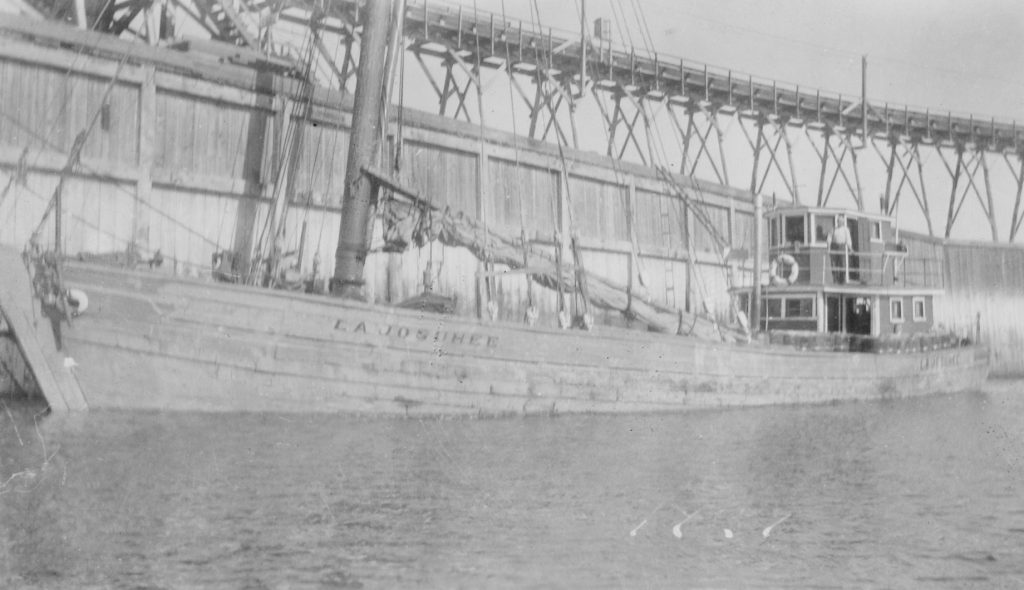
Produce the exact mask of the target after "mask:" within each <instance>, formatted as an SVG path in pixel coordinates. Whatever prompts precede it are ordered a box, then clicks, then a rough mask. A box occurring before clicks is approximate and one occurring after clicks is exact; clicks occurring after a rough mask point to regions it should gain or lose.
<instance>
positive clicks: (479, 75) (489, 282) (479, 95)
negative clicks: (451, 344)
mask: <svg viewBox="0 0 1024 590" xmlns="http://www.w3.org/2000/svg"><path fill="white" fill-rule="evenodd" d="M535 2H536V0H535ZM473 19H474V20H479V15H478V14H477V8H476V0H473ZM479 30H480V29H479V27H477V28H475V29H474V34H475V36H476V51H474V55H475V57H476V101H477V108H478V109H479V112H478V115H477V116H478V117H479V119H480V125H479V136H478V138H479V145H480V155H479V166H480V170H479V171H478V172H477V179H478V181H479V182H480V189H481V192H483V193H484V195H482V196H490V192H491V191H489V190H487V189H488V188H489V187H486V186H484V185H483V176H482V175H483V174H486V170H485V162H486V160H485V158H484V154H485V152H484V150H485V147H484V94H483V93H484V89H483V68H482V67H481V66H480V33H479ZM486 205H487V199H485V198H481V199H480V211H479V215H480V220H481V221H482V222H483V226H484V251H485V252H487V254H486V255H487V257H488V259H489V258H491V255H490V252H489V250H490V248H489V246H488V242H490V236H489V232H488V224H487V208H486ZM430 253H431V255H433V253H434V249H433V248H431V249H430ZM488 262H489V260H485V261H484V268H486V269H487V270H490V269H489V268H487V265H488ZM491 264H492V265H493V263H491ZM484 281H485V282H486V287H487V299H488V303H490V302H491V301H493V300H494V295H495V293H493V292H492V291H493V289H495V284H494V283H495V279H494V277H485V279H484Z"/></svg>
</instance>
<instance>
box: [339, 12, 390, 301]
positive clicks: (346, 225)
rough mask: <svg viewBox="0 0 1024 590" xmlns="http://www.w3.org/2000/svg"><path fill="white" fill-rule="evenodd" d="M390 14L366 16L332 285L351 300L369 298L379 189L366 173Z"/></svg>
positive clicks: (376, 126) (377, 121)
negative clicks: (367, 275) (370, 234)
mask: <svg viewBox="0 0 1024 590" xmlns="http://www.w3.org/2000/svg"><path fill="white" fill-rule="evenodd" d="M390 9H391V1H390V0H370V1H369V2H367V3H366V8H365V11H366V12H365V13H364V18H365V20H364V24H363V36H362V43H361V44H360V50H359V70H358V73H357V76H356V93H355V104H354V106H353V109H352V135H351V137H350V138H349V149H348V164H347V166H346V168H345V193H344V196H343V200H342V203H341V231H340V233H339V237H338V249H337V251H336V252H335V254H334V279H333V280H332V281H331V287H332V288H331V292H332V293H334V294H335V295H338V296H341V297H346V298H350V299H362V298H363V283H364V280H363V266H364V265H365V263H366V254H367V246H366V244H367V239H366V238H367V229H368V227H369V221H370V213H371V211H372V207H371V201H372V199H373V183H372V181H371V179H370V178H369V177H368V176H366V175H365V174H364V173H363V168H366V167H370V166H372V165H373V164H374V163H375V162H374V159H375V157H376V154H377V147H378V140H379V137H380V129H381V116H380V112H381V100H382V98H383V94H384V92H383V91H384V65H385V63H386V61H387V40H388V34H387V33H388V24H389V22H388V21H389V20H390V19H389V14H390Z"/></svg>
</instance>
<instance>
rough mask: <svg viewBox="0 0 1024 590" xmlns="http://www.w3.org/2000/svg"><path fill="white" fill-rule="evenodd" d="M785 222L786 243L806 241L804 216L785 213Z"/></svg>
mask: <svg viewBox="0 0 1024 590" xmlns="http://www.w3.org/2000/svg"><path fill="white" fill-rule="evenodd" d="M785 224H786V243H787V244H792V243H794V242H795V243H797V244H804V243H806V241H807V238H806V234H805V233H804V217H803V215H787V216H786V218H785Z"/></svg>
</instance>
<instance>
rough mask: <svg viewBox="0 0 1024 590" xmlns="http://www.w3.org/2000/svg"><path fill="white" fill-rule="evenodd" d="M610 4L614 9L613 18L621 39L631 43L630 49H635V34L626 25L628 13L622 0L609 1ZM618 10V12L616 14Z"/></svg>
mask: <svg viewBox="0 0 1024 590" xmlns="http://www.w3.org/2000/svg"><path fill="white" fill-rule="evenodd" d="M609 4H610V5H611V7H612V17H613V20H615V28H616V29H618V31H619V38H620V39H623V40H624V41H625V40H628V41H629V47H630V48H632V47H634V45H635V44H634V43H633V32H632V31H630V30H629V26H628V25H626V24H625V21H626V12H625V10H623V8H622V0H609ZM616 9H618V12H616Z"/></svg>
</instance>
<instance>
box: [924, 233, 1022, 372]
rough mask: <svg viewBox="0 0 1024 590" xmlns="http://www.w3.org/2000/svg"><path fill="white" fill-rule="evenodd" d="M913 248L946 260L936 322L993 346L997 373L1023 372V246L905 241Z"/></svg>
mask: <svg viewBox="0 0 1024 590" xmlns="http://www.w3.org/2000/svg"><path fill="white" fill-rule="evenodd" d="M907 242H908V243H910V244H911V251H912V252H913V250H915V249H918V250H925V251H927V250H931V251H932V252H933V253H934V255H935V256H936V257H938V258H939V259H940V260H942V261H943V270H944V277H943V282H944V283H945V287H946V294H945V296H943V297H941V298H939V299H938V300H937V302H936V305H935V317H936V321H938V322H940V323H943V324H944V325H945V326H946V327H948V328H950V329H952V330H954V331H955V332H956V333H958V334H960V335H961V336H963V337H969V338H972V339H973V338H976V337H977V331H978V330H979V329H980V333H981V339H982V340H983V341H985V342H987V343H988V344H989V345H990V346H991V354H992V362H993V365H992V366H993V373H994V374H995V375H999V376H1006V377H1009V376H1014V377H1021V376H1024V305H1022V304H1024V248H1021V247H1019V246H1012V245H1004V244H988V243H962V242H961V243H958V242H942V241H941V240H937V239H933V238H928V237H925V236H914V237H911V238H908V239H907Z"/></svg>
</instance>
